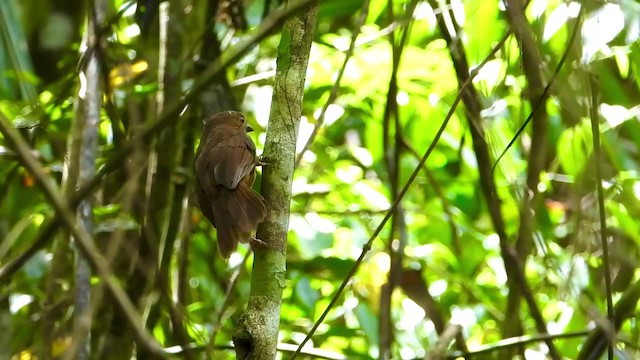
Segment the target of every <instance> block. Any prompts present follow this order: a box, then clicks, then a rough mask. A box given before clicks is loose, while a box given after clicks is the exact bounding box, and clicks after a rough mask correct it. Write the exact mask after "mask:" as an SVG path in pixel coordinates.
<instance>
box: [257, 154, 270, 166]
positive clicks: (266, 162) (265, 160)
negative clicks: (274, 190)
mask: <svg viewBox="0 0 640 360" xmlns="http://www.w3.org/2000/svg"><path fill="white" fill-rule="evenodd" d="M256 165H257V166H267V165H271V161H269V159H268V158H267V157H266V156H264V155H260V156H258V161H257V162H256Z"/></svg>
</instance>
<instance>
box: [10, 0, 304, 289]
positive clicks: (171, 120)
mask: <svg viewBox="0 0 640 360" xmlns="http://www.w3.org/2000/svg"><path fill="white" fill-rule="evenodd" d="M313 1H314V0H298V1H291V2H290V3H288V4H287V6H286V7H281V8H280V9H278V10H276V11H273V12H271V14H270V15H269V16H268V17H267V18H266V19H265V20H264V21H263V22H262V24H261V25H260V27H258V28H257V29H256V31H255V32H254V34H253V35H252V36H251V37H249V38H248V39H247V40H245V41H241V42H239V43H237V44H236V45H234V46H232V47H230V48H229V49H228V50H226V51H225V52H224V53H223V54H222V55H221V56H220V57H219V59H218V60H217V61H216V62H214V63H212V64H211V66H210V67H209V68H208V69H207V70H205V71H204V72H203V73H201V74H200V75H199V77H198V79H197V81H196V82H195V83H194V85H193V87H192V88H191V90H190V91H189V92H188V93H187V94H185V95H184V96H183V97H182V98H179V99H177V100H174V102H172V103H170V104H169V105H167V107H166V108H165V111H164V112H163V113H162V115H161V116H160V117H159V118H158V119H157V120H155V121H153V122H150V123H148V124H147V125H146V126H145V127H144V128H142V129H141V130H140V132H139V135H138V136H137V137H136V138H134V139H130V140H128V141H127V142H123V143H122V145H120V146H119V147H118V150H116V151H115V152H114V153H113V154H112V155H111V156H109V159H108V160H107V162H106V163H105V164H104V165H103V166H102V167H101V168H100V169H99V170H98V171H97V172H96V174H95V176H94V177H93V178H92V179H91V180H90V181H88V182H87V183H86V184H84V185H82V186H81V187H80V189H78V190H77V191H76V193H75V195H74V196H73V197H72V199H70V201H69V207H72V208H73V207H76V206H77V205H78V203H79V202H80V200H82V199H84V198H85V197H86V196H88V195H89V194H90V193H91V192H92V191H93V190H94V189H95V188H96V187H97V186H98V184H100V182H101V181H102V179H104V178H105V177H106V176H107V175H108V174H110V173H111V172H112V171H115V170H117V169H118V168H120V167H121V166H122V163H124V161H123V160H124V159H125V158H126V157H127V156H129V154H130V153H131V152H132V151H134V150H135V149H136V147H138V146H139V145H140V144H141V143H143V144H144V143H146V142H147V141H148V140H149V139H150V138H151V137H152V136H153V135H154V134H156V133H158V132H159V131H160V130H162V129H164V128H166V127H168V126H170V125H172V124H174V125H177V124H176V123H177V122H179V121H182V120H183V117H181V116H180V114H181V112H182V110H183V109H184V108H185V107H186V106H187V105H188V104H189V103H191V101H193V100H195V99H196V97H197V96H198V94H200V93H201V92H202V91H204V90H205V89H206V88H207V86H208V85H210V84H211V83H212V82H214V81H215V80H216V76H217V75H218V74H220V73H221V72H222V71H224V69H226V67H227V66H229V65H230V64H232V63H233V62H234V61H236V60H238V59H239V58H240V57H242V55H244V54H246V53H247V52H248V51H250V50H251V49H252V48H253V47H254V46H255V45H256V44H257V43H259V42H260V41H262V40H263V39H265V38H266V37H267V36H269V35H270V34H272V33H273V32H274V31H275V30H276V29H277V28H278V26H280V25H281V24H282V23H283V22H284V21H285V20H286V19H287V18H289V17H290V16H292V15H293V14H295V13H296V12H298V11H302V10H303V9H305V8H306V7H308V6H309V5H310V4H311V3H312V2H313ZM59 226H60V223H59V219H57V218H52V219H48V220H46V221H45V222H44V224H43V226H42V227H41V229H42V230H40V232H39V233H38V236H37V238H36V240H35V241H34V242H33V244H31V245H30V246H29V247H28V248H27V250H25V251H24V252H23V253H21V254H20V255H18V256H17V257H16V258H14V259H13V260H12V261H10V262H8V263H7V264H5V266H3V267H2V268H0V283H2V282H3V281H6V279H7V278H8V277H10V276H11V275H12V274H13V273H15V272H16V271H17V270H18V269H20V268H21V267H22V266H23V265H24V264H25V263H26V262H27V260H29V259H30V258H31V257H32V256H33V255H35V253H36V252H38V250H39V249H41V248H43V247H44V246H46V245H47V244H48V243H49V241H50V240H51V239H52V236H53V234H54V233H55V232H56V231H57V229H58V227H59Z"/></svg>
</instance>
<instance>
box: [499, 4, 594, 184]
mask: <svg viewBox="0 0 640 360" xmlns="http://www.w3.org/2000/svg"><path fill="white" fill-rule="evenodd" d="M584 11H585V6H584V5H581V6H580V11H579V12H578V16H577V18H576V25H575V26H574V28H573V31H572V32H571V36H570V37H569V41H568V42H567V47H566V49H565V51H564V53H563V54H562V57H561V58H560V61H558V65H557V66H556V69H555V71H554V72H553V75H552V76H551V79H549V82H548V83H547V86H545V88H544V91H543V92H542V94H541V95H540V97H539V98H538V101H536V103H535V105H534V107H533V110H531V113H530V114H529V116H528V117H527V119H526V120H525V121H524V123H523V124H522V125H521V126H520V128H518V130H517V131H516V134H515V135H514V136H513V138H512V139H511V141H509V144H507V147H506V148H505V149H504V150H502V152H501V153H500V155H499V156H498V158H497V159H496V161H495V163H494V164H493V168H492V169H491V173H492V174H494V173H495V172H496V167H497V166H498V163H499V162H500V160H501V159H502V158H503V157H504V156H505V154H506V153H507V151H509V149H511V147H512V146H513V144H514V143H515V142H516V140H518V138H519V137H520V135H521V134H522V132H523V131H524V129H526V128H527V125H529V123H530V122H531V119H533V116H534V115H535V114H536V112H537V111H538V109H539V108H540V107H541V106H542V104H543V103H544V101H546V100H547V97H548V96H549V92H550V91H551V86H552V85H553V83H554V82H555V80H556V78H557V77H558V74H559V73H560V70H561V69H562V67H563V66H564V63H565V61H567V57H569V51H570V50H571V47H572V46H573V43H574V42H575V40H576V36H577V35H578V29H580V25H581V22H582V17H583V16H584Z"/></svg>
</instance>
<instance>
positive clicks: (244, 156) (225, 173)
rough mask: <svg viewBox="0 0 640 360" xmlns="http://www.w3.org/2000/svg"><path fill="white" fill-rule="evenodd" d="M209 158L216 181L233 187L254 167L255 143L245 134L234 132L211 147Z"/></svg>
mask: <svg viewBox="0 0 640 360" xmlns="http://www.w3.org/2000/svg"><path fill="white" fill-rule="evenodd" d="M209 159H210V161H211V166H212V167H213V174H214V178H215V180H216V182H217V183H218V184H220V185H223V186H224V187H226V188H227V189H235V188H236V187H237V186H238V183H239V182H240V180H242V178H243V177H245V176H246V175H248V174H249V173H250V172H251V170H252V169H253V168H254V167H255V145H254V144H253V142H252V141H251V139H250V138H249V137H248V136H247V135H246V134H244V133H243V134H234V135H232V136H231V137H229V138H228V139H225V141H224V142H222V143H220V144H218V145H217V146H215V147H213V148H212V149H211V153H210V155H209Z"/></svg>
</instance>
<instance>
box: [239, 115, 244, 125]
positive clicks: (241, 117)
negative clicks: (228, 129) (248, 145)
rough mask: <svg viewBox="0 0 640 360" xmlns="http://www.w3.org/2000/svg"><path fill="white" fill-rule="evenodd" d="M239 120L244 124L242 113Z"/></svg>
mask: <svg viewBox="0 0 640 360" xmlns="http://www.w3.org/2000/svg"><path fill="white" fill-rule="evenodd" d="M240 122H241V123H243V124H244V115H240Z"/></svg>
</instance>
